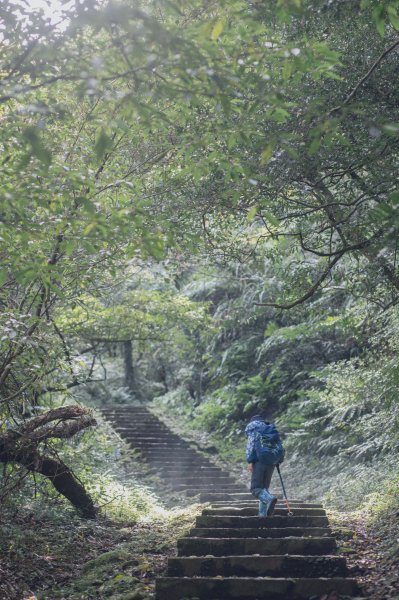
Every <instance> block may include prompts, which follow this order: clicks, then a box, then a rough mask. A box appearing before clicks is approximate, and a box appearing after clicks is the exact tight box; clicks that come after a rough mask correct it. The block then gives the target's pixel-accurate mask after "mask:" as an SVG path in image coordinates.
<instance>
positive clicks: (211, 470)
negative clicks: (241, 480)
mask: <svg viewBox="0 0 399 600" xmlns="http://www.w3.org/2000/svg"><path fill="white" fill-rule="evenodd" d="M158 470H159V472H161V473H163V474H165V475H168V476H169V477H177V476H179V475H183V476H184V475H185V474H186V473H189V474H193V473H198V475H199V476H200V475H202V474H204V475H205V474H206V475H207V476H210V477H214V476H217V475H218V474H220V475H224V471H221V470H220V469H218V468H217V467H199V468H198V469H196V470H195V471H193V469H191V468H190V469H177V468H176V467H175V468H169V467H168V468H166V467H160V468H159V469H158Z"/></svg>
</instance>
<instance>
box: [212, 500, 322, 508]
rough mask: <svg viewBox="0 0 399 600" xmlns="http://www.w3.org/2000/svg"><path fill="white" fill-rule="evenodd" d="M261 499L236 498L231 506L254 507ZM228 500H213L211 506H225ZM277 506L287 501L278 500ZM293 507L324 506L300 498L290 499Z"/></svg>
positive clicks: (283, 504)
mask: <svg viewBox="0 0 399 600" xmlns="http://www.w3.org/2000/svg"><path fill="white" fill-rule="evenodd" d="M258 505H259V501H258V500H257V499H256V498H254V497H252V499H251V500H236V501H235V502H230V503H229V506H233V507H238V508H252V507H254V506H256V507H258ZM225 506H226V502H212V504H211V506H210V508H219V507H225ZM276 506H284V507H285V506H286V504H285V502H283V501H282V500H278V502H277V505H276ZM290 506H291V507H298V508H323V505H322V504H320V503H318V502H301V501H300V500H290Z"/></svg>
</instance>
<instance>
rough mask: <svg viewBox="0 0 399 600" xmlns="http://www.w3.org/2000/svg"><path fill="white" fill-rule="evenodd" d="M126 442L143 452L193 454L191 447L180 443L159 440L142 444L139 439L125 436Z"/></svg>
mask: <svg viewBox="0 0 399 600" xmlns="http://www.w3.org/2000/svg"><path fill="white" fill-rule="evenodd" d="M124 440H125V442H128V443H129V444H130V445H131V446H133V447H134V448H137V449H138V450H141V451H142V452H146V453H148V452H154V451H158V452H161V453H163V454H164V453H165V452H167V453H168V454H180V455H182V454H187V453H188V452H189V453H190V454H192V452H193V451H192V450H191V448H185V447H184V446H180V445H179V444H175V443H171V444H168V443H166V444H161V443H159V442H154V443H153V444H142V443H141V442H140V441H137V440H130V439H128V438H124Z"/></svg>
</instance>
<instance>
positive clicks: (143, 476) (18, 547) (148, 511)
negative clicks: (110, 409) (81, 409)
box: [0, 417, 198, 600]
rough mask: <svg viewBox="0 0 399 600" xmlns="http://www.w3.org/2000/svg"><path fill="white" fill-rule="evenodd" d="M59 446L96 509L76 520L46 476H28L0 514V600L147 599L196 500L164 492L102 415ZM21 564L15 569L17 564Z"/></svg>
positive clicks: (189, 523) (186, 525) (189, 524)
mask: <svg viewBox="0 0 399 600" xmlns="http://www.w3.org/2000/svg"><path fill="white" fill-rule="evenodd" d="M98 420H99V425H98V427H97V428H96V429H94V430H93V431H91V432H87V433H85V434H84V435H82V436H80V439H79V440H78V441H76V440H74V442H73V443H71V444H70V445H68V446H66V447H64V448H63V449H62V450H61V449H60V454H61V453H62V457H63V458H64V459H65V460H66V461H68V462H71V461H72V459H73V464H74V466H75V471H76V474H77V475H78V476H79V478H80V479H81V480H82V481H83V482H84V484H85V486H86V487H87V489H88V490H89V491H90V493H91V494H92V496H93V498H94V499H95V502H96V504H97V505H98V506H99V507H100V513H99V517H98V518H97V519H96V520H93V521H90V520H85V519H82V518H80V517H79V515H77V514H76V512H75V510H74V509H73V508H72V507H71V506H70V505H69V504H68V502H66V500H65V499H64V498H63V497H61V496H59V495H57V494H56V493H55V492H54V490H53V489H52V487H51V486H50V485H49V484H48V482H47V481H46V480H44V479H39V478H36V480H34V479H33V478H26V479H24V480H23V481H22V482H21V484H20V486H19V488H18V490H17V491H16V492H15V493H14V494H13V495H12V496H10V497H8V498H7V499H6V502H5V503H4V504H3V506H2V512H1V515H0V600H21V599H22V598H29V599H37V600H53V599H56V598H59V599H61V598H62V599H66V600H89V599H91V598H93V599H94V598H96V599H97V600H99V599H100V600H102V599H104V600H105V599H112V600H133V599H144V598H149V597H151V594H152V592H153V586H154V580H155V576H156V574H158V573H160V572H161V571H162V569H163V568H164V565H165V562H166V559H167V556H168V554H170V553H171V552H173V551H174V548H175V545H176V539H177V538H178V537H180V536H181V535H183V533H184V532H185V531H186V530H187V529H189V528H190V527H192V523H193V519H194V516H195V514H196V513H197V512H198V506H197V505H187V506H186V507H184V502H183V500H182V499H181V498H180V499H179V501H178V505H179V506H180V508H178V509H176V508H174V506H176V498H174V497H173V496H172V495H170V496H168V495H163V497H162V498H159V497H158V495H157V493H156V492H155V491H154V490H158V493H159V490H161V489H162V484H161V481H160V480H159V479H158V478H157V477H156V476H154V475H151V473H149V472H148V470H147V468H146V467H145V466H144V465H143V464H142V462H141V461H140V460H138V458H137V456H136V455H135V454H134V453H133V452H132V451H131V450H129V448H128V446H127V445H126V444H125V443H124V442H123V441H122V440H121V438H120V437H119V436H118V435H117V434H116V433H115V432H114V431H113V430H112V428H111V427H110V426H109V425H108V424H107V423H106V422H103V421H102V419H101V417H99V419H98ZM20 564H23V565H24V568H23V569H20V568H19V565H20Z"/></svg>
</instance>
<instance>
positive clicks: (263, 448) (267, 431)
mask: <svg viewBox="0 0 399 600" xmlns="http://www.w3.org/2000/svg"><path fill="white" fill-rule="evenodd" d="M245 433H246V434H247V436H248V437H249V440H250V446H251V449H250V450H251V451H252V452H253V453H254V454H255V455H256V458H257V460H258V461H259V462H260V463H262V464H264V465H277V464H279V463H281V462H283V460H284V454H285V451H284V448H283V445H282V443H281V440H280V436H279V434H278V431H277V429H276V427H275V425H274V424H273V423H267V422H265V421H252V422H251V423H249V424H248V426H247V427H246V430H245Z"/></svg>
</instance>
